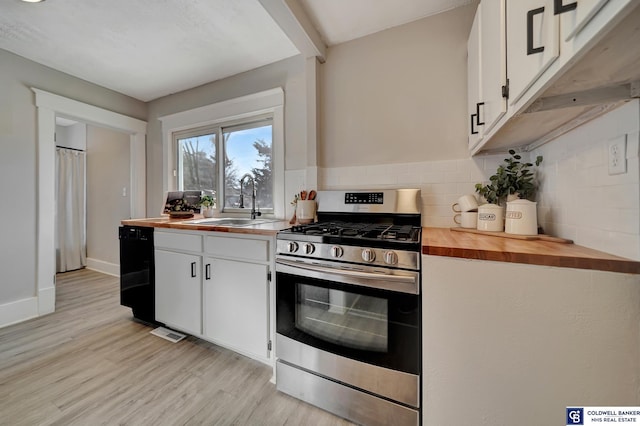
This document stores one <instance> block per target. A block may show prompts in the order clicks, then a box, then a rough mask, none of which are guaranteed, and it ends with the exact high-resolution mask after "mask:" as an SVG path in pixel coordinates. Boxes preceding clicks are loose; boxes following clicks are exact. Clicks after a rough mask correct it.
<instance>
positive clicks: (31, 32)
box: [0, 0, 474, 102]
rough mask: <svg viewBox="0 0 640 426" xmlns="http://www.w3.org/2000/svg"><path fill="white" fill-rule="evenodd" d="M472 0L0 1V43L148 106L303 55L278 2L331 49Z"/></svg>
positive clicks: (44, 63) (51, 66) (30, 57)
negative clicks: (306, 23) (279, 11)
mask: <svg viewBox="0 0 640 426" xmlns="http://www.w3.org/2000/svg"><path fill="white" fill-rule="evenodd" d="M471 1H474V0H401V2H400V3H399V2H397V1H389V0H348V1H346V0H189V1H180V0H135V1H131V0H109V1H104V0H47V1H44V2H42V3H24V2H22V1H19V0H2V5H1V6H0V8H1V9H2V13H0V49H4V50H7V51H10V52H13V53H15V54H17V55H20V56H23V57H25V58H27V59H30V60H32V61H35V62H38V63H40V64H43V65H46V66H48V67H50V68H53V69H56V70H58V71H62V72H64V73H67V74H70V75H73V76H75V77H78V78H81V79H84V80H87V81H90V82H92V83H95V84H98V85H100V86H103V87H107V88H109V89H112V90H115V91H117V92H120V93H123V94H125V95H128V96H131V97H133V98H136V99H139V100H141V101H145V102H146V101H150V100H153V99H157V98H159V97H162V96H166V95H169V94H171V93H176V92H180V91H182V90H186V89H190V88H193V87H196V86H199V85H202V84H205V83H208V82H211V81H215V80H219V79H222V78H225V77H228V76H231V75H234V74H238V73H241V72H244V71H248V70H251V69H254V68H258V67H260V66H263V65H266V64H269V63H273V62H277V61H279V60H282V59H285V58H288V57H291V56H294V55H297V54H299V53H300V52H301V51H304V48H301V44H300V43H299V42H296V43H294V42H295V41H296V40H295V38H294V37H291V31H284V30H283V29H282V28H284V29H285V30H287V28H285V26H284V25H283V23H282V22H283V21H282V19H280V20H278V23H276V20H277V19H276V18H277V16H276V14H275V13H274V10H275V9H278V8H280V9H283V10H287V11H290V10H291V9H296V8H297V9H300V11H298V14H297V16H296V20H297V19H299V17H300V13H302V15H303V17H304V18H307V20H308V21H310V22H311V24H312V26H313V27H314V28H312V29H311V31H314V30H315V31H317V33H316V35H317V36H319V38H320V39H321V40H322V42H323V43H324V44H325V45H329V46H331V45H334V44H338V43H342V42H345V41H349V40H352V39H355V38H359V37H362V36H365V35H367V34H371V33H374V32H378V31H381V30H384V29H387V28H391V27H394V26H397V25H402V24H404V23H407V22H411V21H414V20H417V19H421V18H423V17H426V16H429V15H433V14H436V13H440V12H443V11H446V10H449V9H452V8H454V7H458V6H462V5H464V4H468V3H470V2H471ZM399 4H401V5H402V7H398V5H399ZM283 5H286V6H284V7H283ZM290 6H291V7H290ZM294 6H295V7H294ZM272 16H273V18H272ZM281 26H282V28H281ZM298 26H299V27H300V25H298ZM290 27H291V26H290ZM307 29H308V28H307ZM292 40H293V41H292ZM304 53H305V54H307V53H308V52H304Z"/></svg>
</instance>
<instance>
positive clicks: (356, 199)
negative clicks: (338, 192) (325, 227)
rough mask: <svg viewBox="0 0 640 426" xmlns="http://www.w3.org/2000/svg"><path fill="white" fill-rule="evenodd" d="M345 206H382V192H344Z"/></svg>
mask: <svg viewBox="0 0 640 426" xmlns="http://www.w3.org/2000/svg"><path fill="white" fill-rule="evenodd" d="M344 203H345V204H384V193H382V192H346V193H345V194H344Z"/></svg>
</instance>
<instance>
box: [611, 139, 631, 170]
mask: <svg viewBox="0 0 640 426" xmlns="http://www.w3.org/2000/svg"><path fill="white" fill-rule="evenodd" d="M607 149H608V152H609V155H608V157H609V159H608V163H609V175H620V174H623V173H627V135H622V136H619V137H617V138H615V139H611V140H610V141H609V143H608V144H607Z"/></svg>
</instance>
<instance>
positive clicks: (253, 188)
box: [238, 173, 262, 219]
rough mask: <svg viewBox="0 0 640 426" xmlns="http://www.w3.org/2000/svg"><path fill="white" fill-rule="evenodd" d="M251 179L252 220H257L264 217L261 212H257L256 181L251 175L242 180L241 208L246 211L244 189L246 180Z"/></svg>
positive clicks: (248, 174)
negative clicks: (261, 216) (258, 217)
mask: <svg viewBox="0 0 640 426" xmlns="http://www.w3.org/2000/svg"><path fill="white" fill-rule="evenodd" d="M245 179H249V180H250V181H251V219H255V218H256V216H260V215H262V213H261V212H257V211H256V180H255V178H254V177H253V176H251V174H250V173H247V174H245V175H244V176H242V177H241V178H240V205H239V206H238V207H240V208H241V209H244V194H243V193H242V188H243V187H244V180H245Z"/></svg>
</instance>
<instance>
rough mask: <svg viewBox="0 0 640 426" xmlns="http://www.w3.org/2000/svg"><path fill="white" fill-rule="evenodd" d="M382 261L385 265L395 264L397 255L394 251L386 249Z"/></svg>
mask: <svg viewBox="0 0 640 426" xmlns="http://www.w3.org/2000/svg"><path fill="white" fill-rule="evenodd" d="M384 263H386V264H387V265H395V264H396V263H398V255H397V254H396V252H395V251H387V252H385V253H384Z"/></svg>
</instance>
